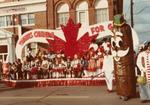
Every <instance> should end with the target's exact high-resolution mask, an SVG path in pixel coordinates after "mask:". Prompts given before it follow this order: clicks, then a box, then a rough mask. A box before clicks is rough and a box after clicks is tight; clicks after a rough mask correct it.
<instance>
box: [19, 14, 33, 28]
mask: <svg viewBox="0 0 150 105" xmlns="http://www.w3.org/2000/svg"><path fill="white" fill-rule="evenodd" d="M20 18H21V24H22V25H28V24H34V23H35V15H34V14H22V15H21V16H20Z"/></svg>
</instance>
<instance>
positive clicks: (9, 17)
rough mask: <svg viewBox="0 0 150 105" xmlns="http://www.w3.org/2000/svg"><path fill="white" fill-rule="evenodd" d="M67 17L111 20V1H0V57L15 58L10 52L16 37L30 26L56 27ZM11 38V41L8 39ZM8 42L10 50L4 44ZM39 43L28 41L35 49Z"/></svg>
mask: <svg viewBox="0 0 150 105" xmlns="http://www.w3.org/2000/svg"><path fill="white" fill-rule="evenodd" d="M69 18H72V19H73V21H74V22H75V23H79V22H80V23H81V24H82V25H92V24H97V23H102V22H105V21H109V20H112V19H113V0H0V49H1V48H3V49H6V50H4V51H3V50H2V51H1V52H0V59H3V61H4V60H6V58H7V59H9V60H8V61H10V62H12V61H14V59H15V54H14V53H11V52H13V50H14V51H15V45H16V43H17V40H18V38H19V37H20V36H21V35H22V34H23V33H25V32H27V31H29V30H32V29H56V30H57V29H60V25H61V24H66V23H67V20H68V19H69ZM1 33H4V34H3V35H2V34H1ZM7 33H9V35H7ZM1 36H4V37H1ZM8 36H9V37H8ZM10 38H11V42H9V41H8V40H10ZM4 41H5V42H9V43H7V44H5V43H3V42H4ZM12 43H13V44H12ZM10 44H11V45H12V46H11V47H12V51H11V48H9V47H4V46H10ZM39 46H40V47H45V45H42V44H41V43H31V44H30V47H31V49H33V50H35V52H36V51H37V50H36V49H37V48H38V47H39ZM8 49H9V50H8ZM25 52H26V48H25ZM25 52H20V53H25ZM4 55H5V56H6V57H4Z"/></svg>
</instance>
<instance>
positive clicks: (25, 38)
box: [19, 32, 33, 45]
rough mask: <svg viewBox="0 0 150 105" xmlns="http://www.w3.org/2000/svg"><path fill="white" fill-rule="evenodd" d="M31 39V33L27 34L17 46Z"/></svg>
mask: <svg viewBox="0 0 150 105" xmlns="http://www.w3.org/2000/svg"><path fill="white" fill-rule="evenodd" d="M32 37H33V35H32V32H30V33H28V34H27V35H25V36H23V37H22V39H21V40H20V42H19V44H20V45H23V44H24V43H25V42H26V41H27V40H29V39H31V38H32Z"/></svg>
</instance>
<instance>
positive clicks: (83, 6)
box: [76, 1, 89, 25]
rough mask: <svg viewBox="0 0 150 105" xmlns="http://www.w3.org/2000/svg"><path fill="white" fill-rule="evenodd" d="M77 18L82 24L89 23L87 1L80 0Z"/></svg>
mask: <svg viewBox="0 0 150 105" xmlns="http://www.w3.org/2000/svg"><path fill="white" fill-rule="evenodd" d="M76 20H77V22H80V23H81V24H82V25H89V18H88V4H87V2H86V1H83V2H80V3H79V4H78V5H77V7H76Z"/></svg>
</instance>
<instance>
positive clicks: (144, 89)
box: [137, 42, 150, 102]
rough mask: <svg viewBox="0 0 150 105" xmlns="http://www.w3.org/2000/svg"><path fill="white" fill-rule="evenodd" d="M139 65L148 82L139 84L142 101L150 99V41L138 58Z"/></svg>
mask: <svg viewBox="0 0 150 105" xmlns="http://www.w3.org/2000/svg"><path fill="white" fill-rule="evenodd" d="M137 66H138V68H139V69H140V71H141V76H144V77H145V78H146V81H143V82H146V83H142V84H139V93H140V99H141V102H145V101H147V100H150V42H149V43H148V44H147V46H146V50H145V51H142V52H140V53H139V55H138V58H137Z"/></svg>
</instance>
